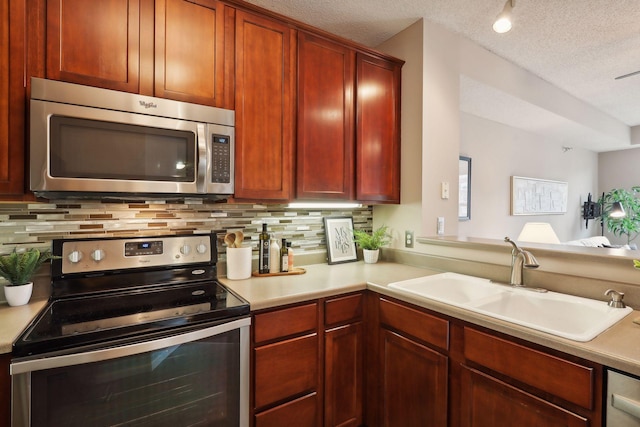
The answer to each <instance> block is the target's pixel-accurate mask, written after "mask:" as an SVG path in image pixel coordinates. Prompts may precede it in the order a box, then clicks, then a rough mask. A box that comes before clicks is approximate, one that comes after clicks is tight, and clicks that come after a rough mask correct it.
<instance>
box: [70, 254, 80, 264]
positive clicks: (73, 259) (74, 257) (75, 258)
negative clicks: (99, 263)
mask: <svg viewBox="0 0 640 427" xmlns="http://www.w3.org/2000/svg"><path fill="white" fill-rule="evenodd" d="M67 258H69V262H71V263H73V264H75V263H78V262H80V260H81V259H82V252H80V251H73V252H71V253H70V254H69V256H68V257H67Z"/></svg>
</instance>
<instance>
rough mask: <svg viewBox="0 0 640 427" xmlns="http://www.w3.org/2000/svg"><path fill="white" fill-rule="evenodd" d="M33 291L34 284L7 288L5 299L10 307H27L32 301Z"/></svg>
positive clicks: (5, 288) (5, 289)
mask: <svg viewBox="0 0 640 427" xmlns="http://www.w3.org/2000/svg"><path fill="white" fill-rule="evenodd" d="M32 291H33V282H29V283H26V284H24V285H19V286H5V287H4V297H5V298H6V300H7V302H8V303H9V305H10V306H13V307H16V306H19V305H25V304H27V303H28V302H29V300H30V299H31V292H32Z"/></svg>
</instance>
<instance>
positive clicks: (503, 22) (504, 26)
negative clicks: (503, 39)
mask: <svg viewBox="0 0 640 427" xmlns="http://www.w3.org/2000/svg"><path fill="white" fill-rule="evenodd" d="M515 4H516V0H507V2H506V3H505V4H504V8H503V9H502V12H500V14H499V15H498V16H497V17H496V20H495V22H494V23H493V31H495V32H496V33H499V34H502V33H506V32H507V31H509V30H510V29H511V10H512V9H513V7H514V6H515Z"/></svg>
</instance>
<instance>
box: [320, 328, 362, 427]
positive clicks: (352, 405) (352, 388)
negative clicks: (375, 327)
mask: <svg viewBox="0 0 640 427" xmlns="http://www.w3.org/2000/svg"><path fill="white" fill-rule="evenodd" d="M363 344H364V330H363V324H362V323H361V322H358V323H353V324H349V325H344V326H340V327H337V328H334V329H330V330H327V331H325V357H324V363H325V366H324V369H325V371H324V395H325V404H324V417H325V418H324V425H325V427H333V426H341V427H348V426H354V427H357V426H359V425H361V424H362V418H363V414H362V393H363V383H362V370H363Z"/></svg>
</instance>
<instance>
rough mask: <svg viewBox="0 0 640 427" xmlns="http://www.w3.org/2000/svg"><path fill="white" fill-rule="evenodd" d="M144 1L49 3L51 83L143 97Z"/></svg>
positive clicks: (68, 0)
mask: <svg viewBox="0 0 640 427" xmlns="http://www.w3.org/2000/svg"><path fill="white" fill-rule="evenodd" d="M141 1H144V0H102V1H99V2H90V1H86V0H50V1H48V2H47V51H46V56H47V60H46V61H47V62H46V64H47V70H46V71H47V73H46V76H47V78H49V79H53V80H63V81H67V82H72V83H80V84H86V85H90V86H98V87H103V88H107V89H114V90H120V91H126V92H134V93H138V91H139V66H140V60H141V57H140V32H141V28H140V2H141ZM146 31H149V29H146Z"/></svg>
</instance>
